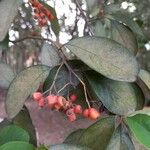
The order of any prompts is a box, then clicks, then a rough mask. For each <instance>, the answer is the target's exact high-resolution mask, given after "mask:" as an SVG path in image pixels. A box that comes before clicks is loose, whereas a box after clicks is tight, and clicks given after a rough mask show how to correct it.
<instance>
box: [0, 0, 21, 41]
mask: <svg viewBox="0 0 150 150" xmlns="http://www.w3.org/2000/svg"><path fill="white" fill-rule="evenodd" d="M21 3H22V0H9V1H8V0H7V1H5V0H4V1H3V0H1V1H0V18H1V19H2V20H1V21H0V41H3V40H4V38H5V37H6V34H7V32H8V30H9V28H10V26H11V24H12V21H13V19H14V17H15V16H16V15H17V11H18V7H19V6H20V4H21Z"/></svg>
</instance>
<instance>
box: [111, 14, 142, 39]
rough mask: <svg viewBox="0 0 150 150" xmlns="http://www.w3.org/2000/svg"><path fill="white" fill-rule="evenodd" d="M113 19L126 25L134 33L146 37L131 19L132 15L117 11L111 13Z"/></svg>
mask: <svg viewBox="0 0 150 150" xmlns="http://www.w3.org/2000/svg"><path fill="white" fill-rule="evenodd" d="M111 15H112V17H113V18H114V19H115V20H117V21H121V22H122V23H125V24H126V25H127V26H128V27H129V28H130V29H131V30H132V31H133V32H134V33H136V34H137V35H140V36H142V37H144V35H143V32H142V30H141V28H140V27H139V25H138V24H137V23H136V22H135V21H134V20H133V19H132V18H131V17H130V14H128V13H126V12H122V11H116V12H113V13H111Z"/></svg>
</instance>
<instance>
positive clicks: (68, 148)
mask: <svg viewBox="0 0 150 150" xmlns="http://www.w3.org/2000/svg"><path fill="white" fill-rule="evenodd" d="M49 150H91V149H90V148H87V147H81V146H78V145H71V144H58V145H53V146H51V147H50V149H49Z"/></svg>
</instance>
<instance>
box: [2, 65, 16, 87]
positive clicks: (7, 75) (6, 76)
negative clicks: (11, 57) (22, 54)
mask: <svg viewBox="0 0 150 150" xmlns="http://www.w3.org/2000/svg"><path fill="white" fill-rule="evenodd" d="M15 76H16V75H15V73H14V71H13V69H12V68H11V67H10V66H9V65H7V64H4V63H2V62H0V87H1V88H4V89H7V88H8V87H9V85H10V83H11V82H12V80H13V79H14V78H15Z"/></svg>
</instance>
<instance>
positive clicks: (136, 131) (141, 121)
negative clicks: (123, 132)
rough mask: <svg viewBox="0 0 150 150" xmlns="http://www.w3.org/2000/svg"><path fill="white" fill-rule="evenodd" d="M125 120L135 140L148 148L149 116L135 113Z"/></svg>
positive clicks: (149, 135) (149, 134) (149, 145)
mask: <svg viewBox="0 0 150 150" xmlns="http://www.w3.org/2000/svg"><path fill="white" fill-rule="evenodd" d="M125 120H126V122H127V124H128V126H129V128H130V130H131V131H132V133H133V135H134V136H135V137H136V138H137V140H138V141H139V142H141V143H142V144H143V145H144V146H145V147H147V148H150V140H149V137H150V116H148V115H144V114H137V115H135V116H133V117H128V118H126V119H125Z"/></svg>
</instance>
